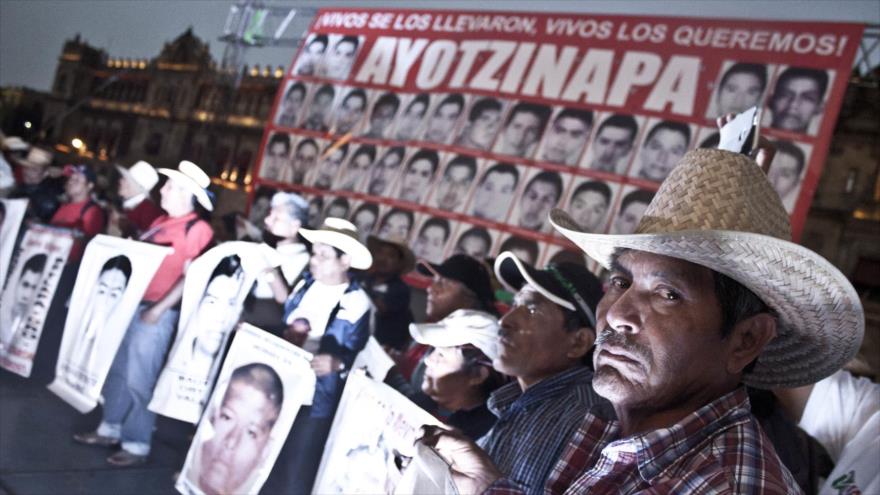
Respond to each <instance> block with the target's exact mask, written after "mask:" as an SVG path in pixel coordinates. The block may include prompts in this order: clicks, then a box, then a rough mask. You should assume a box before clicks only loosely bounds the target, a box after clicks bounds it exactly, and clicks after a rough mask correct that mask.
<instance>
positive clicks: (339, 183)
mask: <svg viewBox="0 0 880 495" xmlns="http://www.w3.org/2000/svg"><path fill="white" fill-rule="evenodd" d="M375 160H376V147H375V146H373V145H372V144H362V145H360V146H358V147H357V148H356V149H355V150H354V151H353V152H352V153H351V156H350V157H349V159H348V161H347V162H346V164H345V166H344V167H343V168H342V172H341V173H340V174H339V178H338V179H337V180H336V186H335V187H334V189H335V190H337V191H355V190H357V187H358V186H359V185H360V183H361V182H363V181H364V180H365V178H366V177H367V175H368V174H369V171H370V167H371V165H373V162H374V161H375Z"/></svg>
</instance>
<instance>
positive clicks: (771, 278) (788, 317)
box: [550, 149, 865, 388]
mask: <svg viewBox="0 0 880 495" xmlns="http://www.w3.org/2000/svg"><path fill="white" fill-rule="evenodd" d="M550 221H551V223H552V224H553V226H554V227H556V229H557V230H559V231H560V232H561V233H562V234H563V235H565V236H566V237H568V238H569V239H571V240H572V241H573V242H574V243H575V244H577V245H578V247H580V248H581V249H582V250H584V252H586V253H587V254H588V255H589V256H590V257H592V258H593V259H595V260H596V261H598V262H599V263H600V264H602V265H603V266H605V267H606V268H608V267H609V264H610V261H611V258H612V255H613V254H614V253H615V252H616V251H618V250H621V249H633V250H638V251H645V252H649V253H655V254H660V255H665V256H670V257H673V258H678V259H683V260H686V261H690V262H692V263H696V264H699V265H702V266H705V267H707V268H709V269H711V270H714V271H716V272H719V273H723V274H724V275H727V276H728V277H730V278H732V279H734V280H736V281H737V282H739V283H741V284H742V285H744V286H746V287H748V288H749V289H750V290H751V291H752V292H754V293H755V294H756V295H757V296H758V297H760V298H761V299H762V300H763V301H764V303H766V304H767V305H768V306H769V307H770V308H772V309H773V310H774V311H775V312H776V314H777V316H778V327H777V336H776V338H775V339H773V340H772V341H771V342H770V343H769V344H768V345H767V347H766V348H765V349H764V351H763V353H762V354H761V355H760V356H759V357H758V361H757V364H756V366H755V368H754V370H753V371H751V372H750V373H746V374H745V375H744V376H743V381H744V382H745V384H747V385H751V386H754V387H759V388H775V387H794V386H800V385H806V384H809V383H815V382H816V381H818V380H821V379H822V378H824V377H826V376H828V375H830V374H831V373H833V372H834V371H836V370H838V369H840V368H841V367H842V366H843V365H844V364H845V363H846V362H847V361H849V360H850V359H851V358H852V357H853V356H854V355H855V354H856V352H857V351H858V349H859V345H860V344H861V341H862V337H863V335H864V329H865V315H864V311H863V309H862V304H861V302H860V301H859V296H858V294H857V293H856V291H855V289H854V288H853V286H852V284H850V282H849V281H848V280H847V279H846V277H845V276H844V275H843V274H842V273H840V271H839V270H837V268H835V267H834V266H833V265H832V264H831V263H829V262H828V261H827V260H825V259H824V258H822V257H821V256H819V255H818V254H816V253H814V252H812V251H810V250H809V249H806V248H804V247H802V246H799V245H797V244H794V243H793V242H791V226H790V224H789V219H788V215H787V214H786V212H785V208H784V207H783V206H782V201H781V200H780V199H779V195H778V194H777V193H776V191H774V189H773V186H772V185H771V184H770V182H769V181H768V180H767V177H766V176H765V175H764V173H763V172H762V171H761V169H760V167H758V165H757V164H756V163H755V162H754V161H752V160H750V159H749V158H747V157H746V156H744V155H741V154H736V153H731V152H727V151H721V150H714V149H698V150H693V151H691V152H689V153H688V154H687V155H685V156H684V158H683V159H682V160H681V162H680V163H679V164H678V166H676V167H675V169H673V171H672V173H671V174H670V175H669V177H667V179H666V180H665V181H664V182H663V184H662V185H661V186H660V189H659V191H657V195H656V196H654V200H653V201H652V202H651V204H650V205H649V206H648V209H647V210H646V211H645V214H644V216H643V217H642V220H641V222H640V223H639V226H638V228H637V229H636V231H635V232H634V233H633V234H628V235H603V234H591V233H589V232H584V231H583V229H581V228H580V227H579V226H578V224H577V222H575V221H574V219H572V218H571V217H570V216H569V215H568V214H566V213H565V212H563V211H561V210H558V209H556V210H553V211H552V212H551V213H550Z"/></svg>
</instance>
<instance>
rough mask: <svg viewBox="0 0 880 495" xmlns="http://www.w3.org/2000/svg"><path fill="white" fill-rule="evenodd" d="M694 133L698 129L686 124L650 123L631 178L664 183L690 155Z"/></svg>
mask: <svg viewBox="0 0 880 495" xmlns="http://www.w3.org/2000/svg"><path fill="white" fill-rule="evenodd" d="M694 134H695V128H694V126H691V125H688V124H685V123H683V122H675V121H671V120H659V119H651V120H649V121H648V127H647V132H646V133H645V137H644V140H643V141H642V144H641V146H640V147H639V153H638V156H636V160H635V165H634V166H633V167H632V169H631V170H630V175H631V176H633V177H638V178H639V179H643V180H649V181H652V182H663V180H664V179H666V177H667V176H669V173H670V172H672V169H674V168H675V166H676V165H678V162H679V161H681V158H682V157H683V156H684V154H685V153H687V150H688V149H689V148H690V146H691V141H692V140H693V136H694Z"/></svg>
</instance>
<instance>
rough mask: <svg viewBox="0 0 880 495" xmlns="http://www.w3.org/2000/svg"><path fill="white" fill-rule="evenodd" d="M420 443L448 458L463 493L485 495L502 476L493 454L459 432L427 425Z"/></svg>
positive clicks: (424, 427) (453, 476) (453, 477)
mask: <svg viewBox="0 0 880 495" xmlns="http://www.w3.org/2000/svg"><path fill="white" fill-rule="evenodd" d="M417 441H418V442H422V443H424V444H425V445H427V446H429V447H432V448H433V449H434V450H436V451H437V453H438V454H440V457H443V458H444V459H446V462H448V463H449V469H450V470H451V472H452V480H453V481H454V482H455V486H456V487H457V488H458V491H459V493H468V494H469V493H483V492H484V491H486V489H488V488H489V486H490V485H492V483H494V482H495V481H496V480H498V479H499V478H501V477H502V475H501V472H500V471H498V468H497V467H495V464H494V463H493V462H492V459H490V458H489V454H487V453H486V452H485V451H484V450H483V449H481V448H480V447H479V446H477V444H476V443H474V441H473V440H471V439H470V438H468V437H467V436H466V435H464V434H463V433H461V432H459V431H455V430H447V429H443V428H440V427H438V426H428V425H425V426H422V437H421V438H420V439H418V440H417Z"/></svg>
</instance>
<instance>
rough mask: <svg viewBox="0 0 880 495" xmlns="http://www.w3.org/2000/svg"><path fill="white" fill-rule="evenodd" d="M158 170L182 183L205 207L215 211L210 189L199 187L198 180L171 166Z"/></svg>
mask: <svg viewBox="0 0 880 495" xmlns="http://www.w3.org/2000/svg"><path fill="white" fill-rule="evenodd" d="M157 172H159V173H160V174H162V175H164V176H166V177H168V178H169V179H171V180H173V181H175V182H177V183H178V184H182V185H183V186H184V187H186V188H187V189H188V190H189V192H191V193H192V194H193V196H195V197H196V201H198V202H199V204H200V205H202V207H203V208H204V209H206V210H208V211H214V205H213V204H211V198H209V197H208V191H206V190H205V189H202V188H201V187H199V185H198V184H196V182H195V181H194V180H192V179H191V178H190V177H188V176H187V175H185V174H182V173H180V172H178V171H177V170H174V169H171V168H160V169H158V170H157Z"/></svg>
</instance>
